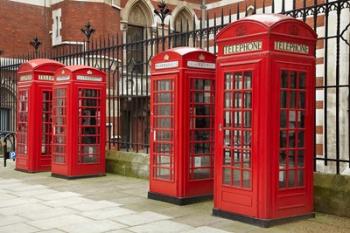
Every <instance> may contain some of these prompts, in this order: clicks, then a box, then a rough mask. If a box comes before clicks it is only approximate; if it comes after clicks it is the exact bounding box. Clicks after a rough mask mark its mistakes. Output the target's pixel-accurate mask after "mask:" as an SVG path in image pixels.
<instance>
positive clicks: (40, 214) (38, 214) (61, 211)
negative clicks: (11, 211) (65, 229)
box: [19, 207, 77, 221]
mask: <svg viewBox="0 0 350 233" xmlns="http://www.w3.org/2000/svg"><path fill="white" fill-rule="evenodd" d="M76 213H77V211H74V210H72V209H68V208H64V207H59V208H50V207H48V209H45V210H38V209H36V210H33V211H26V212H24V213H19V216H22V217H25V218H27V219H30V220H34V221H35V220H41V219H46V218H53V217H58V216H63V215H70V214H76Z"/></svg>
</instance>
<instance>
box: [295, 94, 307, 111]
mask: <svg viewBox="0 0 350 233" xmlns="http://www.w3.org/2000/svg"><path fill="white" fill-rule="evenodd" d="M305 100H306V99H305V92H304V91H301V92H299V96H298V106H297V107H298V108H303V109H304V108H305Z"/></svg>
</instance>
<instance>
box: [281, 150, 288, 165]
mask: <svg viewBox="0 0 350 233" xmlns="http://www.w3.org/2000/svg"><path fill="white" fill-rule="evenodd" d="M286 158H287V152H286V151H280V159H279V161H280V163H279V168H280V169H285V168H286Z"/></svg>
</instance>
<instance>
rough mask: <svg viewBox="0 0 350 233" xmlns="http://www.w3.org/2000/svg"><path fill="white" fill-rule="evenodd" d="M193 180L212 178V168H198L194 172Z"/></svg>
mask: <svg viewBox="0 0 350 233" xmlns="http://www.w3.org/2000/svg"><path fill="white" fill-rule="evenodd" d="M191 178H192V179H208V178H210V168H197V169H194V170H193V172H192V177H191Z"/></svg>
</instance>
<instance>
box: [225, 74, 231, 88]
mask: <svg viewBox="0 0 350 233" xmlns="http://www.w3.org/2000/svg"><path fill="white" fill-rule="evenodd" d="M232 82H233V75H232V74H226V75H225V90H231V89H232V87H233V85H232Z"/></svg>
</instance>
